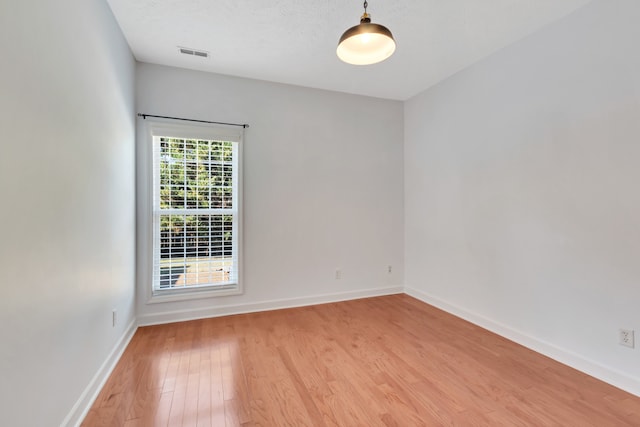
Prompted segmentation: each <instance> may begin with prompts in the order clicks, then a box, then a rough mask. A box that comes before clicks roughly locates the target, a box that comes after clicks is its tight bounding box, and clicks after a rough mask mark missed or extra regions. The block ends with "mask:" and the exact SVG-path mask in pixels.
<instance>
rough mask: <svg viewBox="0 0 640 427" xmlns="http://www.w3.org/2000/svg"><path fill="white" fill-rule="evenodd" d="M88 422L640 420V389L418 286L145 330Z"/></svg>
mask: <svg viewBox="0 0 640 427" xmlns="http://www.w3.org/2000/svg"><path fill="white" fill-rule="evenodd" d="M82 425H83V426H89V427H93V426H109V427H112V426H127V427H131V426H172V427H173V426H196V427H200V426H216V427H222V426H226V427H230V426H242V427H248V426H266V427H277V426H296V427H297V426H318V427H322V426H327V427H343V426H348V427H351V426H367V427H370V426H380V427H383V426H401V427H410V426H465V427H467V426H491V427H494V426H509V427H517V426H536V427H537V426H576V427H583V426H584V427H588V426H597V427H609V426H611V427H623V426H636V427H637V426H640V397H637V396H633V395H631V394H629V393H626V392H624V391H622V390H619V389H617V388H615V387H613V386H611V385H608V384H605V383H603V382H601V381H598V380H596V379H595V378H592V377H590V376H588V375H585V374H583V373H580V372H578V371H576V370H574V369H571V368H569V367H567V366H564V365H562V364H560V363H558V362H555V361H553V360H551V359H549V358H547V357H545V356H542V355H540V354H537V353H535V352H533V351H531V350H528V349H526V348H524V347H521V346H519V345H517V344H515V343H513V342H511V341H509V340H507V339H505V338H502V337H499V336H497V335H495V334H492V333H490V332H488V331H486V330H484V329H482V328H480V327H478V326H476V325H473V324H471V323H469V322H466V321H464V320H461V319H459V318H456V317H454V316H451V315H449V314H447V313H445V312H443V311H441V310H438V309H436V308H434V307H431V306H429V305H427V304H424V303H422V302H420V301H418V300H416V299H414V298H411V297H409V296H407V295H391V296H385V297H378V298H369V299H362V300H355V301H345V302H340V303H332V304H324V305H318V306H310V307H301V308H296V309H288V310H278V311H270V312H262V313H253V314H244V315H236V316H228V317H220V318H212V319H204V320H197V321H191V322H181V323H175V324H167V325H158V326H151V327H144V328H140V329H139V330H138V331H137V332H136V334H135V336H134V337H133V339H132V340H131V342H130V344H129V346H128V348H127V349H126V350H125V352H124V353H123V356H122V358H121V359H120V361H119V363H118V365H117V366H116V367H115V369H114V371H113V373H112V375H111V377H110V378H109V380H108V381H107V383H106V384H105V386H104V388H103V390H102V391H101V392H100V394H99V395H98V398H97V399H96V401H95V403H94V405H93V407H92V408H91V410H90V411H89V413H88V414H87V417H86V418H85V420H84V422H83V424H82Z"/></svg>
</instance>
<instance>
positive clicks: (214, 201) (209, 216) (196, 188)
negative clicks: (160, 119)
mask: <svg viewBox="0 0 640 427" xmlns="http://www.w3.org/2000/svg"><path fill="white" fill-rule="evenodd" d="M152 134H153V172H154V173H153V292H154V294H156V295H158V294H171V293H181V292H193V291H202V290H215V289H218V290H225V289H237V288H238V287H239V273H240V257H239V252H240V247H239V243H240V238H239V237H240V221H241V216H240V206H239V203H240V200H241V199H240V197H239V193H240V176H239V170H240V154H239V142H240V138H241V135H234V134H229V133H227V134H224V133H222V134H220V135H216V132H215V131H214V130H211V129H209V130H207V129H204V130H203V129H197V132H195V133H194V132H193V129H192V128H190V127H188V126H186V127H181V126H178V127H171V128H168V127H164V128H163V127H161V126H157V127H156V128H155V129H153V131H152Z"/></svg>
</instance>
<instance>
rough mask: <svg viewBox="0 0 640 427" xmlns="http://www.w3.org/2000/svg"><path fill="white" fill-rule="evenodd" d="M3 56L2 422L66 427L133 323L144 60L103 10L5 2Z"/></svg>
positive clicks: (65, 1)
mask: <svg viewBox="0 0 640 427" xmlns="http://www.w3.org/2000/svg"><path fill="white" fill-rule="evenodd" d="M0 52H2V63H1V65H0V94H1V96H0V141H1V144H2V145H1V149H0V195H1V199H0V200H2V202H1V203H2V209H0V224H2V229H1V231H0V288H1V290H2V298H0V343H1V344H0V373H1V374H2V375H1V379H0V424H2V425H6V426H56V425H60V423H62V422H63V420H64V419H65V418H66V417H67V415H68V414H70V411H71V410H72V408H73V407H74V404H76V402H78V401H79V400H80V399H81V396H83V393H84V392H85V391H86V390H87V385H88V384H90V383H91V381H92V378H93V377H94V375H95V374H96V372H98V371H99V369H100V368H101V366H102V365H103V363H104V362H105V359H107V356H108V355H109V353H110V352H111V351H112V350H113V349H114V347H115V346H116V345H117V343H118V342H119V340H120V339H121V338H122V337H123V335H125V333H126V332H127V326H129V325H130V324H131V322H132V321H133V319H134V309H135V307H134V297H135V287H134V276H135V268H134V267H135V264H134V247H135V245H134V235H135V230H134V226H135V215H134V207H135V206H134V189H135V185H134V139H135V116H134V113H135V111H134V79H135V62H134V59H133V57H132V55H131V53H130V51H129V48H128V46H127V44H126V42H125V40H124V38H123V37H122V35H121V33H120V30H119V28H118V26H117V24H116V23H115V20H114V19H113V16H112V15H111V12H110V10H109V8H108V6H107V4H106V2H105V1H103V0H89V1H87V0H60V1H55V2H53V1H42V0H40V1H2V2H0ZM114 308H115V309H117V310H118V313H119V323H118V325H117V327H115V328H112V326H111V310H112V309H114ZM85 397H86V396H85ZM70 421H74V420H70Z"/></svg>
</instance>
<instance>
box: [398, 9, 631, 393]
mask: <svg viewBox="0 0 640 427" xmlns="http://www.w3.org/2000/svg"><path fill="white" fill-rule="evenodd" d="M638 22H640V3H639V2H637V1H634V0H618V1H615V2H614V1H607V0H601V1H594V2H593V3H591V4H590V5H588V6H587V7H586V8H584V9H581V10H579V11H578V12H576V13H574V14H573V15H571V16H569V17H567V18H565V19H563V20H561V21H559V22H557V23H555V24H553V25H552V26H549V27H547V28H545V29H544V30H542V31H540V32H539V33H536V34H534V35H533V36H531V37H529V38H527V39H525V40H523V41H521V42H519V43H517V44H515V45H513V46H511V47H509V48H507V49H504V50H502V51H500V52H498V53H497V54H495V55H493V56H491V57H490V58H488V59H486V60H484V61H482V62H480V63H478V64H476V65H474V66H472V67H471V68H469V69H466V70H464V71H463V72H461V73H459V74H457V75H456V76H454V77H452V78H450V79H448V80H446V81H444V82H443V83H441V84H440V85H438V86H436V87H434V88H432V89H430V90H428V91H426V92H424V93H422V94H420V95H418V96H416V97H415V98H413V99H411V100H409V101H408V102H407V103H406V105H405V135H406V140H405V184H406V185H405V256H406V258H405V265H406V271H405V280H406V285H407V289H408V292H409V293H412V294H414V295H417V296H420V297H422V298H423V299H425V300H427V301H431V302H434V303H436V304H437V305H440V306H443V307H446V308H447V309H449V310H452V311H454V312H457V313H458V314H461V315H463V316H466V317H467V318H470V319H472V320H474V321H476V322H478V323H481V324H484V325H485V326H488V327H490V328H492V329H494V330H498V331H500V332H501V333H503V334H505V335H507V336H511V337H512V338H515V339H517V340H519V341H520V342H524V343H526V344H528V345H530V346H532V347H534V348H537V349H539V350H542V351H543V352H546V353H547V354H552V355H554V356H555V357H557V358H559V359H561V360H564V361H565V362H569V363H571V364H573V365H574V366H577V367H579V368H581V369H584V370H586V371H588V372H591V373H593V374H595V375H598V376H600V377H601V378H603V379H606V380H609V381H612V382H615V383H616V384H618V385H619V386H621V387H625V388H626V389H628V390H631V391H634V392H635V393H636V394H640V349H638V348H636V349H633V350H632V349H629V348H625V347H621V346H620V345H618V328H621V327H623V328H628V329H635V330H636V337H637V338H640V337H638V334H639V333H640V258H639V254H640V191H639V189H638V183H640V167H639V165H640V50H639V49H638V40H640V26H639V25H638Z"/></svg>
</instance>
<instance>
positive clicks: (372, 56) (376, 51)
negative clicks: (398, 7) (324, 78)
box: [336, 2, 396, 65]
mask: <svg viewBox="0 0 640 427" xmlns="http://www.w3.org/2000/svg"><path fill="white" fill-rule="evenodd" d="M364 8H365V9H364V10H365V12H364V15H362V18H360V25H356V26H355V27H351V28H349V29H348V30H347V31H345V32H344V34H342V37H340V41H339V42H338V49H337V50H336V54H337V55H338V58H340V59H341V60H343V61H344V62H346V63H348V64H353V65H369V64H375V63H377V62H381V61H384V60H385V59H387V58H388V57H390V56H391V55H393V52H394V51H395V50H396V42H395V40H394V39H393V35H392V34H391V31H389V29H388V28H387V27H385V26H383V25H379V24H372V23H371V18H370V16H369V14H368V13H367V2H365V3H364Z"/></svg>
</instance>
